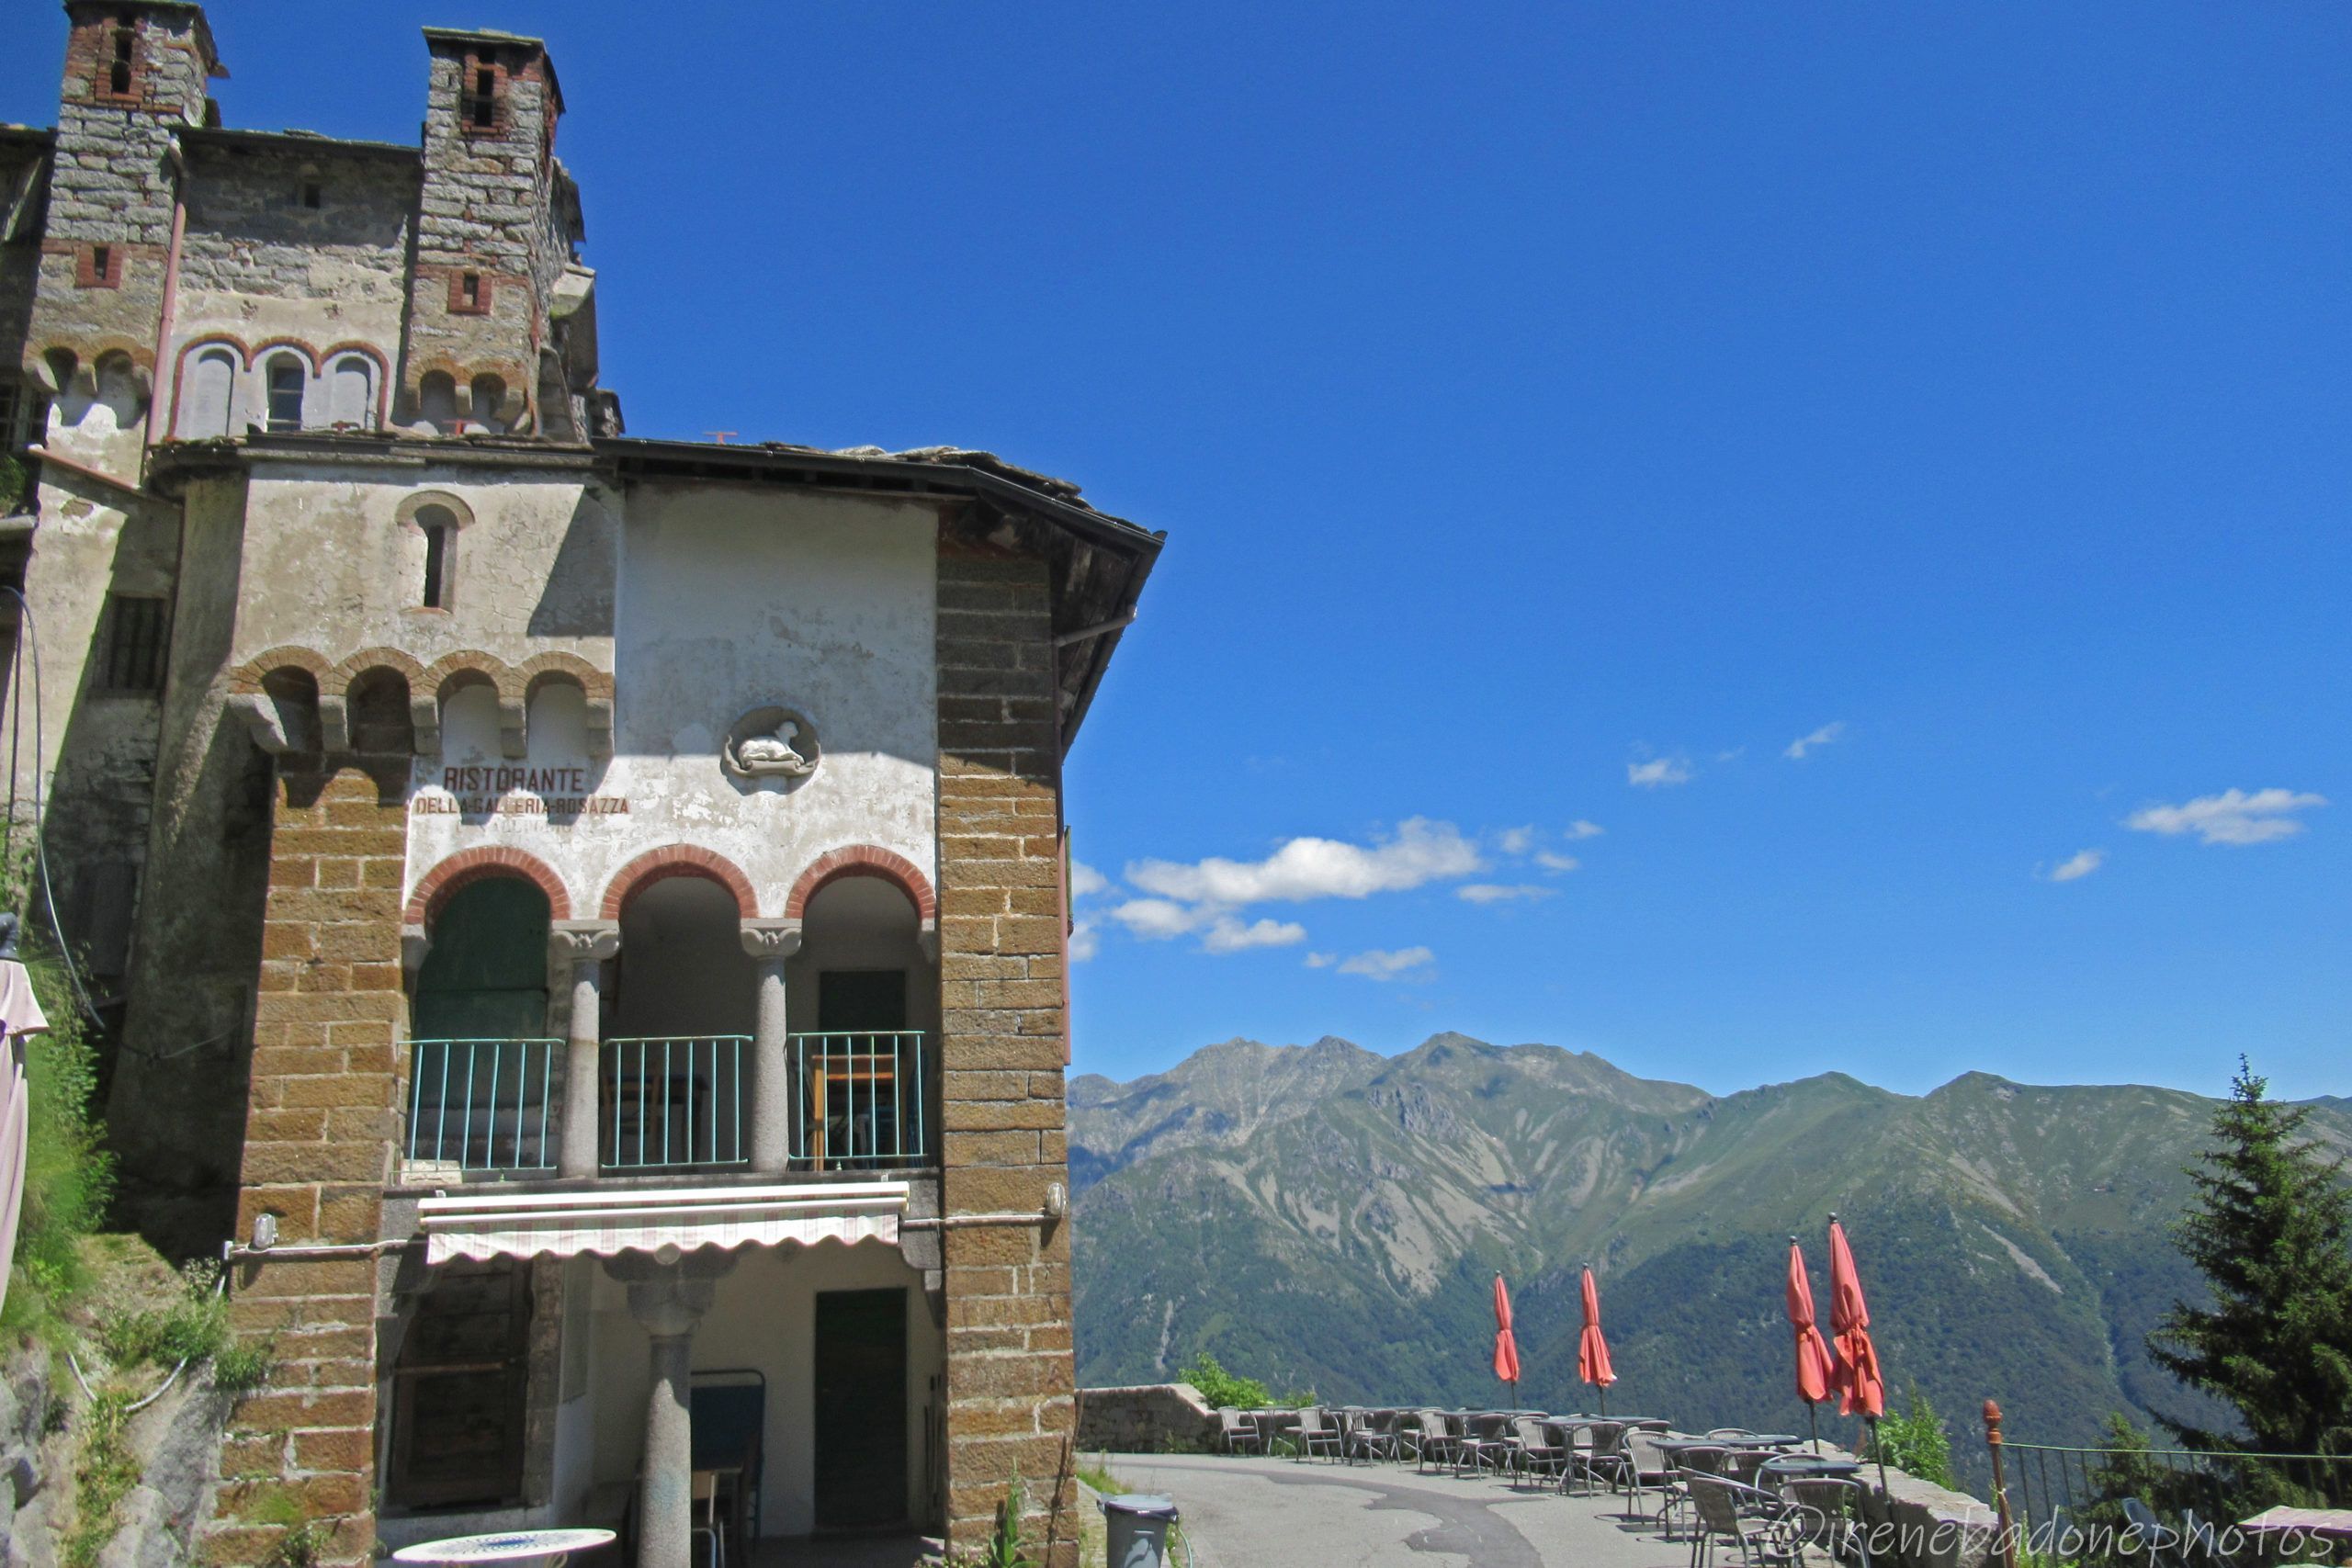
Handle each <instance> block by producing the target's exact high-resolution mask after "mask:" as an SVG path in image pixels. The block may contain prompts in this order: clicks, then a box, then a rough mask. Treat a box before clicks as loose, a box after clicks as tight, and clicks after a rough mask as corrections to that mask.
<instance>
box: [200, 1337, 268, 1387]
mask: <svg viewBox="0 0 2352 1568" xmlns="http://www.w3.org/2000/svg"><path fill="white" fill-rule="evenodd" d="M276 1367H277V1344H276V1342H275V1341H273V1340H268V1339H240V1340H236V1341H234V1342H232V1343H231V1344H227V1345H223V1346H222V1347H220V1349H219V1350H218V1351H216V1352H214V1354H213V1357H212V1386H213V1387H214V1388H217V1389H219V1390H220V1392H221V1393H233V1394H240V1395H242V1394H248V1393H253V1392H254V1390H256V1389H258V1388H260V1387H261V1386H262V1384H264V1383H266V1382H268V1381H269V1374H270V1372H271V1371H273V1370H274V1369H275V1368H276Z"/></svg>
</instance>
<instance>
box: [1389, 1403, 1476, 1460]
mask: <svg viewBox="0 0 2352 1568" xmlns="http://www.w3.org/2000/svg"><path fill="white" fill-rule="evenodd" d="M1412 1420H1413V1430H1412V1431H1411V1432H1409V1433H1401V1432H1400V1434H1399V1436H1400V1437H1403V1438H1406V1439H1407V1440H1408V1441H1409V1442H1410V1443H1411V1444H1412V1449H1413V1468H1414V1469H1415V1470H1416V1471H1424V1470H1427V1469H1428V1468H1429V1467H1430V1465H1432V1464H1448V1463H1451V1462H1452V1461H1453V1457H1454V1453H1455V1450H1457V1449H1458V1448H1459V1446H1460V1441H1461V1439H1459V1438H1456V1437H1455V1436H1454V1435H1453V1427H1451V1426H1449V1425H1448V1424H1447V1422H1446V1419H1445V1416H1444V1414H1443V1412H1442V1411H1436V1410H1417V1411H1415V1412H1414V1413H1413V1416H1412ZM1398 1425H1399V1427H1401V1426H1402V1425H1403V1423H1402V1422H1399V1423H1398Z"/></svg>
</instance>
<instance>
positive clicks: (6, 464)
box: [0, 452, 32, 514]
mask: <svg viewBox="0 0 2352 1568" xmlns="http://www.w3.org/2000/svg"><path fill="white" fill-rule="evenodd" d="M31 482H32V481H31V479H30V477H29V476H28V474H27V473H26V472H25V463H24V459H23V458H21V457H17V455H16V454H15V453H13V452H0V514H6V513H10V512H14V511H15V510H16V509H17V502H20V501H22V500H23V499H24V498H25V490H26V487H27V486H28V485H29V484H30V483H31Z"/></svg>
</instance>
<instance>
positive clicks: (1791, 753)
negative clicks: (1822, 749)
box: [1781, 718, 1846, 762]
mask: <svg viewBox="0 0 2352 1568" xmlns="http://www.w3.org/2000/svg"><path fill="white" fill-rule="evenodd" d="M1845 733H1846V721H1845V720H1844V719H1842V718H1840V719H1833V720H1831V721H1830V722H1829V723H1827V724H1825V725H1823V726H1822V727H1821V728H1819V729H1816V730H1815V731H1814V732H1813V733H1812V734H1810V735H1801V736H1799V737H1797V739H1794V740H1792V741H1790V742H1789V744H1788V749H1787V750H1784V751H1782V752H1781V756H1783V757H1786V758H1787V759H1788V760H1789V761H1792V762H1802V761H1804V754H1805V753H1806V752H1807V751H1810V750H1813V749H1814V748H1815V747H1816V746H1826V745H1828V744H1830V743H1831V742H1832V741H1834V740H1836V739H1838V737H1839V736H1841V735H1843V734H1845Z"/></svg>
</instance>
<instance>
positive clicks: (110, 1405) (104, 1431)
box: [58, 1389, 139, 1568]
mask: <svg viewBox="0 0 2352 1568" xmlns="http://www.w3.org/2000/svg"><path fill="white" fill-rule="evenodd" d="M82 1421H83V1427H82V1450H81V1452H80V1453H79V1454H78V1455H76V1456H75V1458H74V1528H73V1529H71V1530H69V1531H67V1532H66V1536H65V1541H64V1546H63V1550H62V1551H60V1552H59V1554H58V1561H59V1562H61V1563H62V1564H63V1565H64V1568H91V1564H93V1563H95V1562H97V1560H98V1553H99V1552H100V1551H103V1550H105V1548H106V1544H107V1541H109V1540H113V1539H114V1532H115V1517H114V1511H115V1508H116V1507H117V1506H119V1504H120V1503H121V1502H122V1500H123V1498H125V1497H127V1496H129V1495H130V1489H131V1488H132V1487H134V1486H136V1485H138V1484H139V1461H138V1460H137V1459H136V1458H135V1457H134V1456H133V1455H132V1454H131V1451H130V1443H129V1442H128V1441H127V1440H126V1438H125V1430H126V1428H127V1427H129V1426H130V1394H128V1393H122V1392H121V1391H119V1390H117V1389H107V1390H105V1391H104V1392H102V1393H99V1395H98V1396H97V1397H96V1399H94V1400H92V1401H91V1402H90V1408H89V1409H88V1411H87V1412H86V1413H85V1414H84V1416H83V1417H82Z"/></svg>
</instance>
